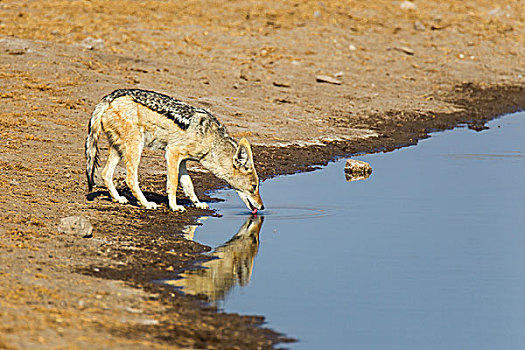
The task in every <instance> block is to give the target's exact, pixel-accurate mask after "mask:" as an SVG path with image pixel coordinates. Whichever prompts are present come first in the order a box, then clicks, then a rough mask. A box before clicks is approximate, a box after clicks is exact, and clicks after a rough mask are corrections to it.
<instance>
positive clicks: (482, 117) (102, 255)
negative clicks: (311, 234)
mask: <svg viewBox="0 0 525 350" xmlns="http://www.w3.org/2000/svg"><path fill="white" fill-rule="evenodd" d="M524 8H525V1H523V0H521V1H510V0H500V1H490V2H489V1H459V0H445V1H413V2H406V1H405V2H402V1H383V0H378V1H373V2H370V1H322V2H321V1H288V0H285V1H266V2H257V1H229V2H227V3H223V2H215V1H206V0H200V1H153V0H151V1H133V0H128V1H124V0H113V1H101V0H93V1H81V0H78V1H66V0H59V1H57V0H50V1H14V0H13V1H10V0H0V106H1V108H0V139H1V141H2V142H1V143H0V193H1V194H0V222H1V225H0V281H1V283H0V348H1V349H3V348H6V349H27V348H31V349H50V348H53V349H55V348H67V349H74V348H81V349H83V348H86V349H87V348H90V349H91V348H108V349H120V348H126V349H133V348H214V349H218V348H238V349H249V348H272V347H274V346H275V344H276V342H279V341H283V340H286V339H285V336H283V335H280V334H278V333H276V332H274V331H272V330H268V329H265V328H263V327H260V325H261V323H262V322H263V319H262V318H261V317H256V316H253V317H252V316H239V315H231V314H224V313H220V312H217V311H216V310H215V309H214V308H213V307H210V306H209V305H207V304H206V303H204V302H203V300H200V299H199V298H196V297H189V296H184V295H182V294H181V293H179V292H177V291H175V290H172V289H169V288H167V287H162V286H159V285H157V284H154V283H151V281H152V280H153V279H155V278H162V277H170V278H173V276H174V275H175V274H176V273H177V271H180V269H181V268H182V267H185V266H188V264H194V263H195V262H198V261H199V260H201V259H203V258H204V256H203V255H202V254H203V253H204V252H205V251H206V250H207V249H209V248H207V247H203V246H201V245H198V244H197V243H194V242H191V241H186V240H184V239H183V238H182V237H181V234H180V232H181V230H182V228H183V227H184V225H186V224H188V223H191V222H193V221H194V220H195V217H196V216H198V215H200V214H203V213H204V211H200V210H197V209H192V208H189V209H188V212H187V214H177V213H171V212H169V211H168V210H167V207H166V205H165V203H166V198H165V193H164V188H165V174H164V162H163V155H162V154H160V153H154V152H146V153H145V154H144V160H143V166H142V168H141V175H140V176H141V183H142V188H143V190H145V192H146V193H147V195H148V196H149V197H150V198H152V199H153V200H155V201H157V202H159V203H164V204H163V205H162V206H161V209H160V210H157V211H146V210H143V209H141V208H138V207H135V206H132V205H126V206H122V205H118V204H114V203H112V202H111V201H109V200H107V198H106V195H107V193H106V192H104V188H102V187H100V188H98V190H99V192H96V193H95V194H94V195H92V196H89V197H87V196H86V195H87V192H86V187H87V186H86V183H85V180H84V162H85V161H84V156H83V143H84V139H85V135H86V125H87V121H88V119H89V116H90V113H91V111H92V108H93V106H94V105H95V104H96V103H97V101H98V100H99V99H100V98H101V97H102V96H103V95H105V94H107V93H109V92H111V91H113V90H114V89H117V88H123V87H128V88H129V87H139V88H145V89H151V90H156V91H159V92H163V93H166V94H169V95H172V96H174V97H177V98H179V99H182V100H184V101H187V102H190V103H192V104H194V105H197V106H200V107H205V108H207V109H209V110H210V111H211V112H212V113H214V114H215V115H217V116H218V118H219V119H220V120H221V121H222V122H223V123H224V124H225V125H226V126H227V128H228V130H229V131H230V133H231V134H233V136H234V137H236V138H239V137H241V136H245V137H247V138H248V139H249V140H250V141H252V142H253V143H254V144H256V145H257V146H256V147H255V148H254V151H255V159H256V163H257V167H258V169H259V173H260V175H261V177H262V178H263V179H265V178H268V177H271V176H275V175H279V174H284V173H293V172H296V171H304V170H308V169H311V168H310V166H312V165H319V164H324V163H326V161H328V160H330V159H331V158H332V157H334V156H336V155H348V154H353V153H358V152H367V151H377V150H390V149H393V148H396V147H400V146H403V145H408V144H413V143H415V142H417V140H418V139H420V138H422V137H426V136H427V135H428V132H430V131H433V130H442V129H446V128H452V127H454V126H456V125H458V124H468V125H469V126H470V127H472V128H473V129H476V130H479V129H482V128H483V124H484V122H485V121H486V120H488V119H490V118H493V117H495V116H497V115H499V114H501V113H504V112H510V111H514V110H517V109H519V108H524V107H525V60H524V59H523V57H525V11H523V9H524ZM322 76H326V77H322ZM326 80H328V81H330V82H326ZM102 148H103V153H105V152H104V149H105V143H102ZM194 167H195V169H196V170H199V171H196V172H195V174H194V178H195V182H196V187H197V190H198V192H199V193H201V196H203V197H204V198H207V197H206V196H205V195H204V194H202V193H203V192H204V191H205V190H209V189H210V188H216V187H218V186H222V185H224V184H221V183H220V182H219V181H217V180H216V179H214V178H213V177H211V176H210V175H209V174H207V173H204V172H202V171H201V170H200V169H197V168H196V166H195V165H194ZM118 175H119V181H120V182H119V183H120V188H121V189H122V190H125V186H124V185H123V182H122V177H121V175H122V169H121V168H120V169H119V171H118ZM263 186H264V184H263ZM208 199H209V198H208ZM207 213H208V214H209V212H207ZM70 215H81V216H84V217H86V218H89V219H90V220H91V222H92V223H93V225H94V232H93V238H80V237H75V236H71V235H67V234H61V233H59V232H58V231H57V224H58V222H59V220H60V218H62V217H66V216H70ZM276 331H277V332H278V331H279V330H276Z"/></svg>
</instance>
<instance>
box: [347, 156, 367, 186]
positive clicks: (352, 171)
mask: <svg viewBox="0 0 525 350" xmlns="http://www.w3.org/2000/svg"><path fill="white" fill-rule="evenodd" d="M370 174H372V167H371V166H370V164H368V163H367V162H363V161H361V160H355V159H347V160H346V165H345V177H346V181H358V180H364V179H366V178H368V177H370Z"/></svg>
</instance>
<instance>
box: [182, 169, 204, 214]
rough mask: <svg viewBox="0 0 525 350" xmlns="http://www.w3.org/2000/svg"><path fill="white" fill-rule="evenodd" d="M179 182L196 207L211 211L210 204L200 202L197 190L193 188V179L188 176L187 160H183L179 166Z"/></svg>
mask: <svg viewBox="0 0 525 350" xmlns="http://www.w3.org/2000/svg"><path fill="white" fill-rule="evenodd" d="M179 182H180V184H181V185H182V189H183V190H184V194H185V195H186V196H188V198H189V199H190V200H191V202H192V203H193V205H194V206H195V207H197V208H199V209H209V208H210V207H209V206H208V204H206V203H202V202H200V201H199V198H197V195H195V190H194V188H193V182H192V181H191V177H190V175H189V174H188V170H187V169H186V161H185V160H183V161H182V162H181V163H180V166H179Z"/></svg>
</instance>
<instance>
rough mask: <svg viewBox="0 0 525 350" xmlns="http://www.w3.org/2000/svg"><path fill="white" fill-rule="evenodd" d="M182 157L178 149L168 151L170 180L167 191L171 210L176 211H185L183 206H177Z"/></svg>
mask: <svg viewBox="0 0 525 350" xmlns="http://www.w3.org/2000/svg"><path fill="white" fill-rule="evenodd" d="M181 160H182V157H181V154H180V152H179V151H178V149H176V148H169V147H168V148H167V149H166V163H167V165H168V176H167V177H168V180H167V183H166V191H167V192H168V202H169V205H170V209H171V210H174V211H185V210H186V209H185V208H184V207H183V206H182V205H178V204H177V186H178V185H179V166H180V163H181Z"/></svg>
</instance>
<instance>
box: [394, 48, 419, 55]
mask: <svg viewBox="0 0 525 350" xmlns="http://www.w3.org/2000/svg"><path fill="white" fill-rule="evenodd" d="M396 50H397V51H401V52H404V53H406V54H407V55H410V56H413V55H414V53H415V52H414V50H412V49H411V48H410V47H406V46H400V47H396Z"/></svg>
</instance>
